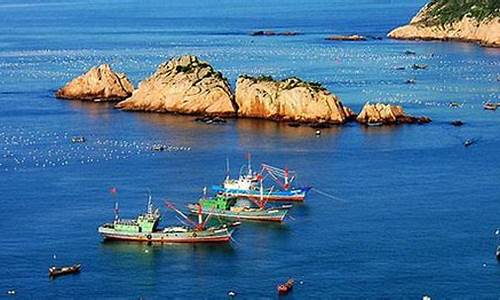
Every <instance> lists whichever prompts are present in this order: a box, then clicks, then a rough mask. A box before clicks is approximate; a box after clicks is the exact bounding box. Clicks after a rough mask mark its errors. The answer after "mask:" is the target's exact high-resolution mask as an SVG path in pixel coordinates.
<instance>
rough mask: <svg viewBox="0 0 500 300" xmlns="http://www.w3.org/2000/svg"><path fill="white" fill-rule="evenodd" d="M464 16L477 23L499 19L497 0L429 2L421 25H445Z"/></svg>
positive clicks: (441, 0) (442, 0) (443, 0)
mask: <svg viewBox="0 0 500 300" xmlns="http://www.w3.org/2000/svg"><path fill="white" fill-rule="evenodd" d="M465 16H468V17H471V18H473V19H475V20H477V21H478V22H481V21H484V20H489V19H491V18H495V17H500V1H499V0H431V2H430V3H429V4H428V6H427V10H426V13H425V15H424V16H423V19H422V23H423V24H424V25H426V26H433V25H441V26H443V25H447V24H452V23H454V22H456V21H460V20H462V19H463V18H464V17H465Z"/></svg>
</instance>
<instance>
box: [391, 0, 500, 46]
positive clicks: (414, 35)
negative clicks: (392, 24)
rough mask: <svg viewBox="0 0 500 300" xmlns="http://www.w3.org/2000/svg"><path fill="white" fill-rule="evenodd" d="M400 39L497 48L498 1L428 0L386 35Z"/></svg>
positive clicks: (499, 33) (499, 32) (499, 29)
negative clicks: (404, 22) (412, 15)
mask: <svg viewBox="0 0 500 300" xmlns="http://www.w3.org/2000/svg"><path fill="white" fill-rule="evenodd" d="M388 37H390V38H393V39H404V40H455V41H463V42H476V43H479V44H480V45H482V46H485V47H500V1H498V0H477V1H464V0H432V1H431V2H429V3H428V4H427V5H425V6H424V7H423V8H422V9H421V10H420V11H419V12H418V14H417V15H416V16H415V17H413V19H412V20H411V21H410V23H409V24H408V25H405V26H402V27H399V28H396V29H394V30H393V31H391V32H390V33H389V34H388Z"/></svg>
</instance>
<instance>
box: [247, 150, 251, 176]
mask: <svg viewBox="0 0 500 300" xmlns="http://www.w3.org/2000/svg"><path fill="white" fill-rule="evenodd" d="M247 160H248V175H250V176H252V154H251V153H250V152H248V153H247Z"/></svg>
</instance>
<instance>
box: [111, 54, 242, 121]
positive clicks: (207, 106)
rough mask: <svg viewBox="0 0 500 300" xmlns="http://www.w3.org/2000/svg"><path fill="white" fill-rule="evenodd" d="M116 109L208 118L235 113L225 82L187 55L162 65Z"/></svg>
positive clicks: (210, 69)
mask: <svg viewBox="0 0 500 300" xmlns="http://www.w3.org/2000/svg"><path fill="white" fill-rule="evenodd" d="M116 107H117V108H121V109H124V110H137V111H152V112H173V113H181V114H195V115H210V116H215V115H218V116H233V115H235V114H236V111H237V105H236V104H235V102H234V99H233V96H232V93H231V90H230V87H229V83H228V82H227V79H225V78H224V77H222V74H221V73H220V72H217V71H215V70H214V69H213V68H212V66H211V65H209V64H208V63H207V62H204V61H201V60H199V59H198V58H197V57H196V56H190V55H185V56H180V57H174V58H172V59H170V60H169V61H168V62H165V63H163V64H161V65H160V66H159V67H158V69H157V70H156V71H155V73H154V74H153V75H151V77H149V78H148V79H146V80H144V81H142V82H141V83H140V84H139V88H138V89H137V90H135V91H134V93H133V94H132V96H131V97H130V98H128V99H126V100H125V101H122V102H120V103H118V104H117V105H116Z"/></svg>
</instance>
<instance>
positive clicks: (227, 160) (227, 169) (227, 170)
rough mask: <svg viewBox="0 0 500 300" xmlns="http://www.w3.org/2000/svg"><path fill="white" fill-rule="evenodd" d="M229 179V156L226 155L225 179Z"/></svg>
mask: <svg viewBox="0 0 500 300" xmlns="http://www.w3.org/2000/svg"><path fill="white" fill-rule="evenodd" d="M227 180H229V157H226V181H227Z"/></svg>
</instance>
